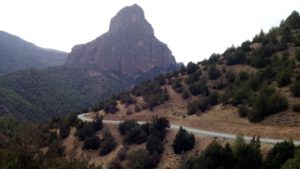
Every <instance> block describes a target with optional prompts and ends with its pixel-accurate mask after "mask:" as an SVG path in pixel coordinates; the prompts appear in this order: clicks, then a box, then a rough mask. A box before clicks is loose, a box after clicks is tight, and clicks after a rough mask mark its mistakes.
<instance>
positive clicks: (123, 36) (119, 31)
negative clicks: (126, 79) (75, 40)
mask: <svg viewBox="0 0 300 169" xmlns="http://www.w3.org/2000/svg"><path fill="white" fill-rule="evenodd" d="M66 65H67V66H96V67H98V68H100V69H103V70H115V71H119V72H121V73H124V74H127V75H136V74H139V73H147V72H148V71H151V70H153V69H156V68H159V69H168V68H170V67H174V66H175V65H176V61H175V58H174V56H173V55H172V53H171V51H170V50H169V48H168V47H167V45H166V44H164V43H162V42H160V41H159V40H158V39H157V38H156V37H155V36H154V30H153V28H152V26H151V24H150V23H149V22H148V21H147V20H146V19H145V15H144V11H143V9H142V8H141V7H140V6H138V5H137V4H134V5H132V6H127V7H125V8H123V9H121V10H120V11H119V12H118V13H117V15H116V16H114V17H113V18H112V19H111V21H110V27H109V31H108V32H107V33H105V34H103V35H101V36H100V37H98V38H97V39H95V40H93V41H91V42H88V43H86V44H83V45H77V46H75V47H74V48H73V49H72V51H71V53H70V54H69V57H68V60H67V62H66Z"/></svg>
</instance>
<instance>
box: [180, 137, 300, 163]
mask: <svg viewBox="0 0 300 169" xmlns="http://www.w3.org/2000/svg"><path fill="white" fill-rule="evenodd" d="M297 149H298V150H297ZM297 160H299V148H296V147H295V146H294V144H293V143H292V142H288V141H284V142H282V143H277V144H275V146H274V147H273V148H272V149H271V150H270V151H269V152H268V154H267V156H266V158H265V159H263V157H262V153H261V150H260V141H259V138H258V137H253V139H252V140H251V141H250V143H246V142H245V140H244V138H243V137H242V136H237V139H236V140H235V142H234V144H233V145H232V146H231V145H229V144H226V145H225V146H224V147H223V146H222V145H220V144H219V143H218V142H216V141H213V142H212V143H210V145H208V146H207V147H206V149H205V150H204V151H203V153H201V154H200V155H199V156H198V157H193V158H190V159H187V160H185V161H184V163H182V165H181V167H180V168H181V169H196V168H203V169H219V168H224V169H233V168H235V169H259V168H265V169H271V168H272V169H287V168H289V167H290V168H291V169H292V168H293V169H296V168H298V167H299V161H297Z"/></svg>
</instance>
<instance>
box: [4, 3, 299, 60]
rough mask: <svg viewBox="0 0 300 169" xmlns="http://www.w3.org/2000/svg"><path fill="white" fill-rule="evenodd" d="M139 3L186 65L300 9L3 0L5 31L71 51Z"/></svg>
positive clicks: (262, 5)
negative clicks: (126, 8) (119, 12)
mask: <svg viewBox="0 0 300 169" xmlns="http://www.w3.org/2000/svg"><path fill="white" fill-rule="evenodd" d="M134 3H137V4H139V5H140V6H141V7H142V8H143V9H144V12H145V16H146V19H147V20H148V21H149V22H150V23H151V24H152V26H153V28H154V31H155V35H156V37H157V38H158V39H160V40H161V41H163V42H165V43H166V44H167V45H168V46H169V48H170V49H171V50H172V52H173V55H174V56H175V57H176V60H177V61H178V62H185V63H187V62H188V61H195V62H197V61H200V60H202V59H204V58H208V57H209V56H210V55H211V54H212V53H214V52H215V53H221V52H223V51H224V50H225V49H226V48H227V47H230V46H231V45H232V44H234V45H239V44H240V43H241V42H243V41H245V40H248V39H252V37H253V36H254V35H255V34H257V33H258V32H259V31H260V30H261V29H264V30H265V31H267V30H269V29H270V28H271V27H272V26H277V25H279V23H280V21H281V20H282V19H285V18H286V17H287V16H288V15H289V14H290V13H291V12H292V11H293V10H297V11H300V0H206V1H204V0H185V1H184V0H0V30H3V31H6V32H9V33H12V34H15V35H17V36H20V37H22V38H23V39H25V40H28V41H30V42H33V43H35V44H37V45H39V46H42V47H46V48H54V49H58V50H63V51H66V52H70V51H71V48H72V47H73V46H74V45H76V44H81V43H86V42H88V41H90V40H93V39H95V38H96V37H98V36H100V35H101V34H102V33H104V32H106V31H107V30H108V27H109V22H110V19H111V18H112V17H113V16H114V15H115V14H116V13H117V12H118V11H119V10H120V9H121V8H122V7H124V6H128V5H132V4H134Z"/></svg>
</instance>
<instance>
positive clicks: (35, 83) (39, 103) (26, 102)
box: [0, 66, 132, 121]
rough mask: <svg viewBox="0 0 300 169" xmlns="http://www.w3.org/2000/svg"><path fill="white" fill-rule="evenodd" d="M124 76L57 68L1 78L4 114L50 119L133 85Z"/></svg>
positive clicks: (23, 72) (28, 71)
mask: <svg viewBox="0 0 300 169" xmlns="http://www.w3.org/2000/svg"><path fill="white" fill-rule="evenodd" d="M130 80H131V79H129V78H126V77H125V76H123V75H120V74H117V73H113V72H106V71H101V70H95V69H88V68H71V67H62V66H61V67H55V68H49V69H47V70H44V71H38V70H27V71H21V72H17V73H13V74H10V75H6V76H2V77H0V105H1V110H0V115H7V114H11V115H13V116H14V117H16V118H18V119H23V120H34V121H37V120H47V119H48V120H49V119H50V118H51V117H55V116H62V115H64V114H67V113H70V112H77V111H80V110H82V109H83V108H84V107H85V106H86V105H92V103H93V100H94V99H101V98H105V97H108V96H110V95H111V94H112V93H117V92H119V91H120V90H121V89H124V88H126V87H128V86H130V85H131V84H132V82H131V81H130Z"/></svg>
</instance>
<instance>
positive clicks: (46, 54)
mask: <svg viewBox="0 0 300 169" xmlns="http://www.w3.org/2000/svg"><path fill="white" fill-rule="evenodd" d="M66 56H67V54H66V53H65V52H61V51H57V50H52V49H44V48H41V47H38V46H36V45H34V44H32V43H30V42H27V41H25V40H23V39H21V38H19V37H17V36H14V35H11V34H9V33H6V32H3V31H0V75H1V74H8V73H12V72H15V71H18V70H24V69H28V68H37V69H42V68H47V67H52V66H59V65H63V64H64V63H65V61H66Z"/></svg>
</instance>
